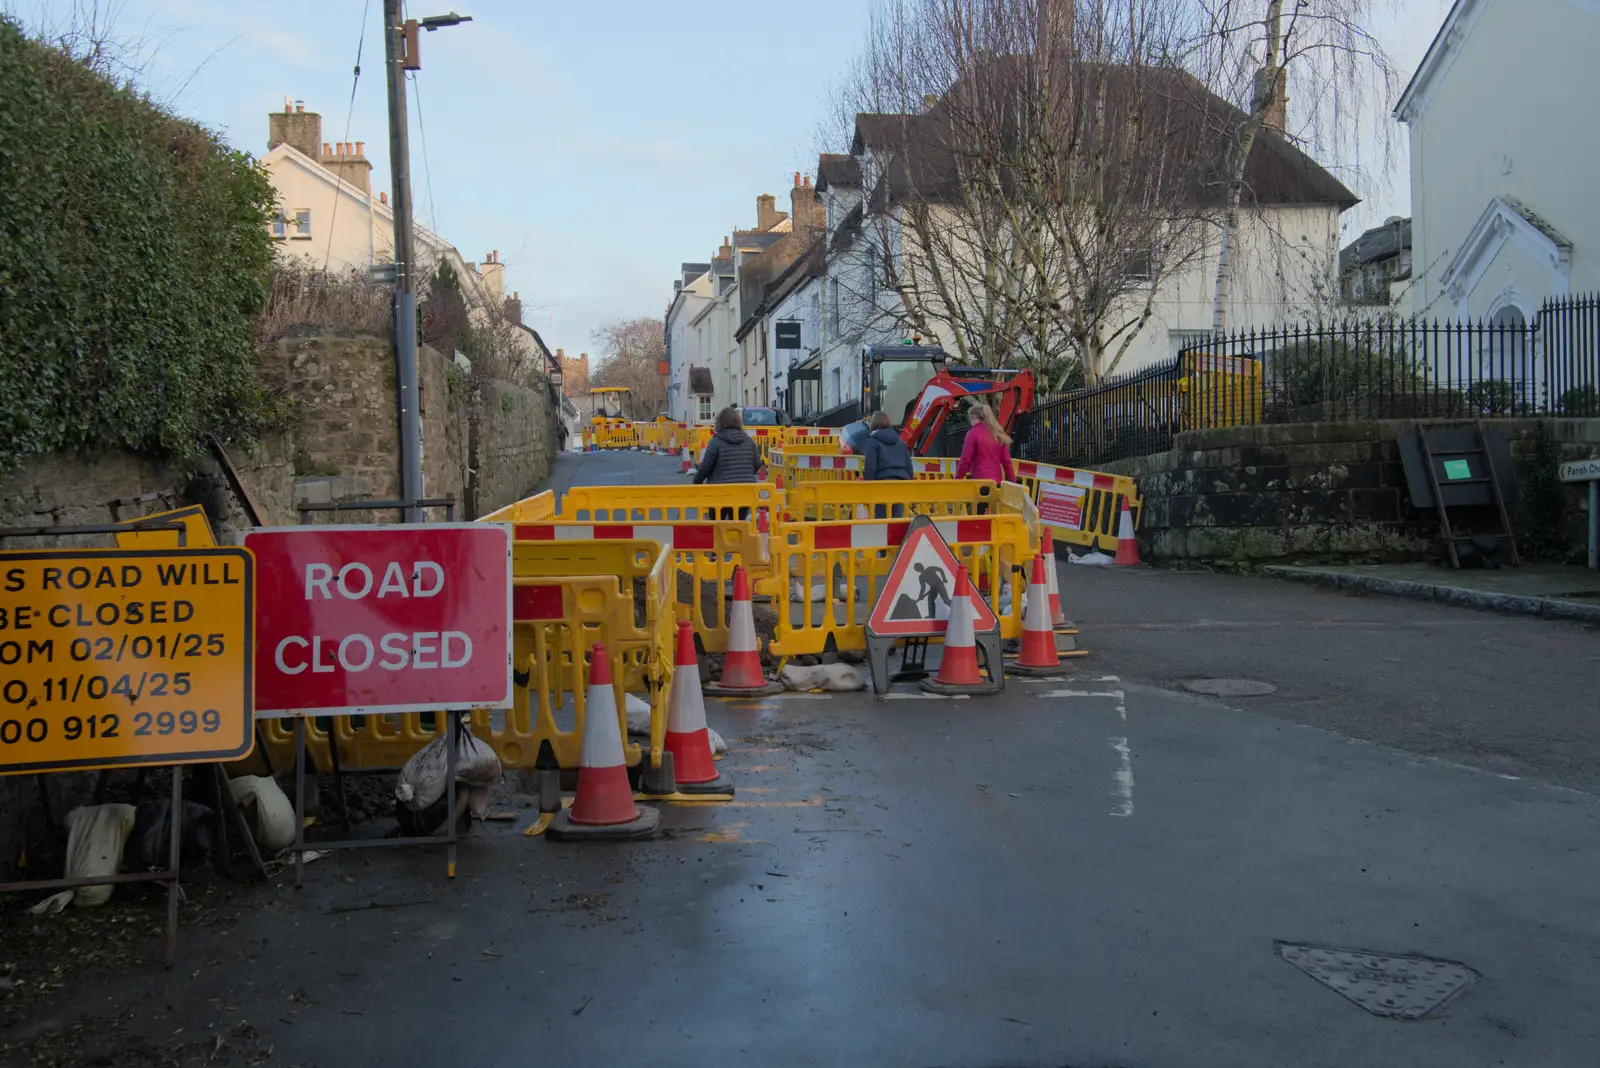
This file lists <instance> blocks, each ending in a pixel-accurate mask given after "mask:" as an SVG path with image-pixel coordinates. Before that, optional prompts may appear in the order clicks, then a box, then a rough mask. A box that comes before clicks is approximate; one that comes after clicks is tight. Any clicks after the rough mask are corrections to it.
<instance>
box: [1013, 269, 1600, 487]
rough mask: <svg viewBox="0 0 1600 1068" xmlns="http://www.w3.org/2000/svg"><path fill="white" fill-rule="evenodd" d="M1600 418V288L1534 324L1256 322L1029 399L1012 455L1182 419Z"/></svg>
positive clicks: (1088, 457) (1150, 445)
mask: <svg viewBox="0 0 1600 1068" xmlns="http://www.w3.org/2000/svg"><path fill="white" fill-rule="evenodd" d="M1532 415H1543V416H1580V417H1595V416H1600V297H1595V296H1583V297H1567V298H1560V299H1557V300H1552V301H1549V302H1547V303H1546V304H1545V306H1544V308H1543V309H1542V310H1541V311H1540V313H1539V315H1538V317H1537V318H1536V319H1535V321H1534V322H1533V323H1531V324H1529V323H1526V322H1525V321H1523V320H1522V319H1521V317H1520V316H1519V315H1516V314H1514V313H1511V314H1503V315H1501V316H1499V317H1497V319H1496V321H1494V322H1489V323H1484V322H1478V323H1439V322H1432V323H1424V322H1417V321H1408V322H1388V321H1380V322H1351V323H1343V324H1339V325H1307V326H1298V327H1285V328H1271V329H1265V330H1248V331H1242V332H1239V333H1235V334H1230V335H1227V336H1225V337H1220V338H1210V339H1206V340H1204V341H1201V342H1198V343H1196V344H1194V345H1192V346H1190V347H1188V348H1185V349H1184V350H1183V351H1182V352H1181V353H1180V354H1179V355H1178V356H1177V357H1175V358H1174V359H1172V360H1170V361H1168V362H1166V363H1163V364H1160V365H1157V366H1154V367H1149V368H1144V369H1142V370H1140V371H1138V372H1135V373H1133V374H1128V375H1122V376H1119V377H1116V378H1113V379H1108V380H1106V381H1104V382H1101V383H1099V384H1097V385H1095V386H1092V387H1089V388H1087V389H1081V390H1075V391H1073V392H1072V393H1068V394H1064V395H1062V396H1059V397H1054V398H1049V399H1047V400H1045V401H1043V402H1042V403H1040V404H1038V405H1036V406H1035V409H1034V412H1033V414H1032V418H1031V419H1029V420H1028V422H1027V424H1026V427H1025V429H1024V432H1023V433H1022V434H1019V435H1018V448H1017V453H1018V455H1020V456H1023V457H1026V458H1028V459H1037V460H1043V461H1046V462H1052V463H1058V464H1066V465H1071V466H1092V465H1094V464H1098V463H1106V462H1109V461H1112V460H1119V459H1124V458H1127V457H1132V456H1143V455H1148V454H1151V453H1157V452H1164V451H1166V450H1167V449H1169V448H1171V447H1172V442H1173V439H1174V437H1175V436H1176V435H1177V434H1178V433H1180V432H1182V431H1185V430H1198V429H1205V428H1211V427H1227V426H1249V425H1256V424H1262V423H1310V422H1330V421H1332V422H1338V421H1349V420H1355V419H1477V418H1504V417H1512V416H1532Z"/></svg>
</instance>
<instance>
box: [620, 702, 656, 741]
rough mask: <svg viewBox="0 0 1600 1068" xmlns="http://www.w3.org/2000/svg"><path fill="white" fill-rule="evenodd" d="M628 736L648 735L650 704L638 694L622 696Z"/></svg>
mask: <svg viewBox="0 0 1600 1068" xmlns="http://www.w3.org/2000/svg"><path fill="white" fill-rule="evenodd" d="M623 697H624V699H625V704H626V705H627V713H628V733H629V734H649V733H650V703H649V702H648V701H646V700H645V699H644V698H643V697H640V696H639V695H638V694H631V693H630V694H624V695H623Z"/></svg>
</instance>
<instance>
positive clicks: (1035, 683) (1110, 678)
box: [1013, 675, 1122, 686]
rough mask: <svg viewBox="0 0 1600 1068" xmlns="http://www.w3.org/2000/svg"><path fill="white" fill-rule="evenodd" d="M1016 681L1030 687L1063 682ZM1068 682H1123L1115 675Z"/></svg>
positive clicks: (1026, 679)
mask: <svg viewBox="0 0 1600 1068" xmlns="http://www.w3.org/2000/svg"><path fill="white" fill-rule="evenodd" d="M1013 677H1015V676H1013ZM1016 681H1018V682H1021V683H1023V684H1025V685H1028V686H1045V685H1048V684H1050V683H1054V682H1060V681H1061V680H1060V679H1051V678H1043V679H1030V678H1021V679H1017V680H1016ZM1068 681H1069V682H1121V681H1122V680H1121V679H1120V678H1118V677H1117V676H1115V675H1100V676H1097V677H1095V678H1092V679H1069V680H1068Z"/></svg>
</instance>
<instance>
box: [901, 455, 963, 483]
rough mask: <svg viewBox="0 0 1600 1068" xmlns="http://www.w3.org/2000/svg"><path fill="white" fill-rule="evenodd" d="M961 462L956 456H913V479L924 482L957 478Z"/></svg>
mask: <svg viewBox="0 0 1600 1068" xmlns="http://www.w3.org/2000/svg"><path fill="white" fill-rule="evenodd" d="M960 462H961V461H960V460H957V459H956V458H955V457H954V456H913V457H912V458H911V477H912V478H916V479H923V480H927V479H936V478H955V477H956V464H958V463H960Z"/></svg>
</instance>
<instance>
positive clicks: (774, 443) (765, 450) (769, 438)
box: [744, 426, 788, 464]
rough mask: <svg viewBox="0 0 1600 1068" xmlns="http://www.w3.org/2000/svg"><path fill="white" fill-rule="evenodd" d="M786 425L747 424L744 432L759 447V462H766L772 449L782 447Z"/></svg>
mask: <svg viewBox="0 0 1600 1068" xmlns="http://www.w3.org/2000/svg"><path fill="white" fill-rule="evenodd" d="M787 429H788V427H782V426H747V427H745V428H744V432H745V433H746V434H749V435H750V437H751V438H752V439H754V441H755V443H756V445H757V446H758V447H759V448H760V449H761V462H762V463H763V464H765V463H767V462H768V461H767V457H768V456H769V455H770V454H771V452H772V450H773V449H781V448H783V435H784V431H786V430H787Z"/></svg>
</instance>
